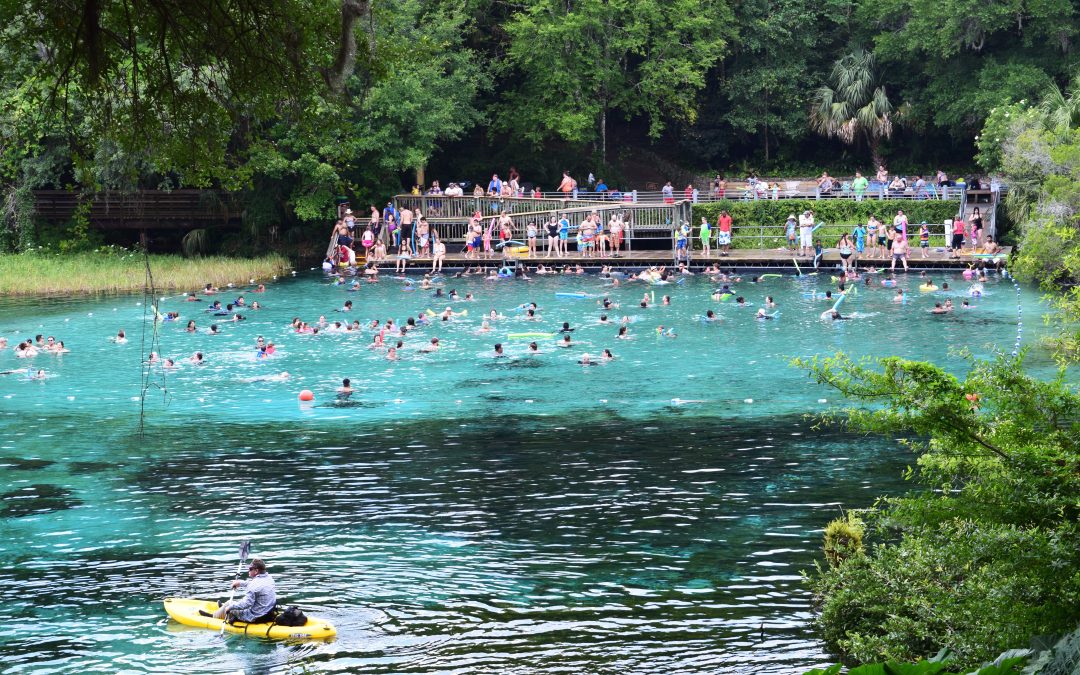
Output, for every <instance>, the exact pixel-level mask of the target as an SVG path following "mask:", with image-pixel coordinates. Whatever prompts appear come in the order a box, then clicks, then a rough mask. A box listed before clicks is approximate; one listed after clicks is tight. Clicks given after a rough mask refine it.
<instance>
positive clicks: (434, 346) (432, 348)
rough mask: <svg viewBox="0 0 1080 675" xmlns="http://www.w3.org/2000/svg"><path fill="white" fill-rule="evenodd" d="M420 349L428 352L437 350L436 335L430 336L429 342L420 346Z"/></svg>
mask: <svg viewBox="0 0 1080 675" xmlns="http://www.w3.org/2000/svg"><path fill="white" fill-rule="evenodd" d="M420 351H422V352H428V353H430V352H437V351H439V338H437V337H433V338H431V342H429V343H428V344H427V345H425V346H424V347H422V348H421V349H420Z"/></svg>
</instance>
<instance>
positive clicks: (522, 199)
mask: <svg viewBox="0 0 1080 675" xmlns="http://www.w3.org/2000/svg"><path fill="white" fill-rule="evenodd" d="M786 183H787V186H785V187H781V188H779V189H778V190H776V191H774V190H772V189H771V188H769V189H768V190H766V192H765V193H764V194H761V193H758V192H757V191H756V190H754V189H752V188H751V187H750V186H744V187H730V186H729V187H728V188H727V189H726V190H725V192H724V193H723V194H717V193H714V192H712V191H711V190H701V189H693V190H690V191H689V193H688V192H687V191H686V190H675V191H673V192H672V194H671V195H670V196H669V195H667V194H665V193H664V192H662V191H658V190H630V191H627V192H621V191H618V190H609V191H607V192H604V193H597V192H590V191H587V190H574V191H573V192H570V193H563V192H541V193H524V192H523V193H522V194H521V195H519V196H517V197H490V196H484V197H476V196H472V195H464V196H461V197H448V196H446V195H445V194H423V195H412V194H405V195H396V196H395V197H394V202H395V205H406V204H407V205H409V208H410V209H413V208H419V209H420V211H421V213H424V214H429V213H430V212H431V211H432V210H433V209H432V206H434V210H435V211H436V212H437V213H440V214H441V213H443V212H446V213H447V214H448V215H450V216H462V215H466V214H465V213H464V211H465V210H466V209H468V208H473V210H474V211H475V210H480V211H482V212H484V213H487V211H488V209H489V208H490V207H491V205H493V204H494V205H495V206H496V208H497V209H499V210H501V209H502V208H504V207H505V208H506V209H507V210H508V211H511V212H512V211H514V210H516V209H519V208H527V206H526V205H527V204H528V203H530V202H532V203H543V204H544V205H543V206H542V207H541V208H559V207H558V206H557V205H558V204H567V203H573V202H588V203H609V202H617V203H631V204H639V203H666V204H674V203H676V202H678V201H683V200H685V201H690V202H693V203H695V204H697V203H703V202H716V201H723V200H730V201H759V200H760V201H769V200H786V199H814V200H821V199H842V200H851V201H861V200H864V199H866V200H871V199H876V200H879V201H880V200H911V201H922V200H927V199H940V200H960V199H963V193H964V191H963V190H959V189H955V188H954V189H949V188H948V187H945V186H943V187H940V188H939V187H937V186H935V185H933V184H932V183H928V184H927V185H926V187H925V188H923V189H922V190H920V191H918V192H916V190H915V188H913V187H909V188H907V189H905V190H903V191H895V190H889V189H888V188H887V187H886V186H884V185H880V184H878V185H872V186H871V187H870V188H868V189H867V190H866V191H865V192H864V193H862V194H861V195H859V194H856V193H855V192H854V190H851V189H850V188H849V189H840V188H837V189H834V190H831V191H825V192H823V191H822V190H820V189H819V188H816V187H814V188H803V187H801V186H799V187H792V183H794V181H787V182H786ZM534 194H536V196H533V195H534ZM455 204H457V205H465V206H457V207H455V206H454V205H455ZM436 217H440V216H436ZM430 218H431V216H429V219H430Z"/></svg>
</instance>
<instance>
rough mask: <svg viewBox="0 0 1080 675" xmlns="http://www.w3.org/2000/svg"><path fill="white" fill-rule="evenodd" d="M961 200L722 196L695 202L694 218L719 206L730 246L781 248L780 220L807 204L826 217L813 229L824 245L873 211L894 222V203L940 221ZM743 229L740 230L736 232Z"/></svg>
mask: <svg viewBox="0 0 1080 675" xmlns="http://www.w3.org/2000/svg"><path fill="white" fill-rule="evenodd" d="M958 208H959V204H958V203H957V202H954V201H942V200H938V199H927V200H910V199H903V200H901V199H885V200H877V199H865V200H863V201H861V202H857V201H854V200H849V199H820V200H818V199H783V200H779V199H778V200H771V199H759V200H757V201H753V200H751V201H740V200H731V199H725V200H721V201H717V202H709V203H707V204H695V205H694V213H693V222H694V225H695V226H696V225H697V223H699V222H700V221H701V218H702V216H704V217H705V218H707V219H708V221H709V222H710V223H716V219H717V217H718V216H719V215H720V212H721V211H727V212H728V213H729V214H731V219H732V236H731V245H732V247H733V248H779V247H783V246H785V245H786V244H787V238H786V235H785V232H784V223H785V222H786V221H787V217H788V216H789V215H791V214H795V215H796V216H798V215H799V214H800V213H802V212H803V211H806V210H808V209H809V210H811V211H813V212H814V217H815V218H816V219H817V220H818V222H823V223H825V226H823V227H822V228H821V229H819V230H818V231H817V232H815V233H814V236H815V238H818V239H821V241H822V242H825V243H826V246H832V245H834V244H835V242H836V240H837V239H839V238H840V235H841V234H843V233H844V232H851V228H852V227H854V226H855V224H856V223H864V224H865V223H866V221H867V219H868V218H869V217H870V216H871V215H876V216H877V217H878V219H880V220H882V221H883V222H890V223H891V222H892V217H893V216H895V215H896V211H897V210H898V209H903V210H904V213H905V214H907V217H908V221H909V222H911V223H919V222H922V221H926V222H927V223H938V224H940V223H942V222H944V221H945V219H952V218H953V217H954V216H955V215H956V211H957V209H958ZM740 235H742V236H740Z"/></svg>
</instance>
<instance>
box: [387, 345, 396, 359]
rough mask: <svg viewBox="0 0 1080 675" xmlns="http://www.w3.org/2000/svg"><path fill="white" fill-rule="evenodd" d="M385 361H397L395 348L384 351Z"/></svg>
mask: <svg viewBox="0 0 1080 675" xmlns="http://www.w3.org/2000/svg"><path fill="white" fill-rule="evenodd" d="M386 360H387V361H397V360H398V353H397V347H391V348H390V349H387V350H386Z"/></svg>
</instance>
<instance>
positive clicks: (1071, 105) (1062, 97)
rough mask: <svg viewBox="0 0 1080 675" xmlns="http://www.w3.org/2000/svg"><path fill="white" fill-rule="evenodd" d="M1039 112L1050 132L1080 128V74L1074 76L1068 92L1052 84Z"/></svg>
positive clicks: (1040, 105)
mask: <svg viewBox="0 0 1080 675" xmlns="http://www.w3.org/2000/svg"><path fill="white" fill-rule="evenodd" d="M1039 112H1040V113H1042V115H1043V119H1044V124H1045V126H1046V128H1047V129H1048V130H1049V131H1056V132H1058V133H1061V132H1065V131H1069V130H1070V129H1076V128H1078V127H1080V73H1077V74H1076V75H1075V76H1073V80H1072V82H1070V83H1069V88H1068V89H1067V90H1066V91H1062V90H1061V88H1060V87H1058V86H1057V85H1056V84H1051V85H1050V90H1049V91H1048V92H1047V93H1046V96H1044V97H1043V100H1042V102H1041V103H1040V104H1039Z"/></svg>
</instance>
